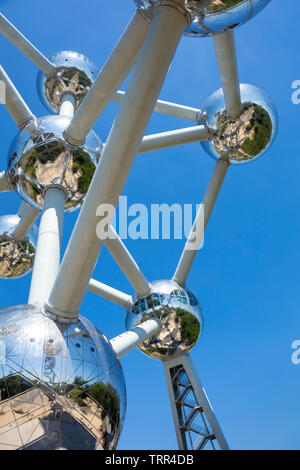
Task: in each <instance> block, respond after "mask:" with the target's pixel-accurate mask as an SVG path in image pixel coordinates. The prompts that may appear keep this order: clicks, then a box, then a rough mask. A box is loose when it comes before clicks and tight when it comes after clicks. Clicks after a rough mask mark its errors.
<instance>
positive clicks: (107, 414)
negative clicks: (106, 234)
mask: <svg viewBox="0 0 300 470" xmlns="http://www.w3.org/2000/svg"><path fill="white" fill-rule="evenodd" d="M0 341H1V345H2V347H1V357H0V360H1V361H0V362H1V365H0V371H1V374H0V449H1V450H4V449H29V450H38V449H49V450H51V449H52V450H58V449H68V450H89V449H91V450H103V449H114V448H115V447H116V444H117V441H118V438H119V434H120V431H121V428H122V424H123V420H124V414H125V407H126V393H125V382H124V377H123V371H122V368H121V365H120V363H119V361H118V359H117V357H116V356H115V354H114V352H113V350H112V348H111V346H110V344H109V342H108V340H107V339H106V337H105V336H104V335H103V333H102V332H101V331H100V330H98V329H97V328H96V327H95V326H94V325H93V324H92V323H90V322H89V321H88V320H87V319H86V318H83V317H80V319H79V320H78V321H77V322H75V323H61V322H59V321H55V320H53V319H52V318H51V317H49V316H47V315H45V314H44V313H42V312H41V311H40V310H39V309H38V308H35V307H33V306H31V305H23V306H18V307H13V308H9V309H6V310H2V311H1V312H0ZM3 345H4V347H3Z"/></svg>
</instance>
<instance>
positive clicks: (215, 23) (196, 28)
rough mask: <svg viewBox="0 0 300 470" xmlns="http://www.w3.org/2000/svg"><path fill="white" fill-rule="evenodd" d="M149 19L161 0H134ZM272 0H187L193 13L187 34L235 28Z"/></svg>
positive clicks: (188, 9) (200, 34)
mask: <svg viewBox="0 0 300 470" xmlns="http://www.w3.org/2000/svg"><path fill="white" fill-rule="evenodd" d="M134 1H135V3H136V5H137V6H138V8H140V10H141V11H142V13H143V15H144V16H145V17H146V18H147V19H149V20H150V19H151V17H152V14H153V5H155V3H157V2H158V1H159V0H134ZM270 1H271V0H185V8H186V9H187V11H188V12H189V13H190V15H191V20H192V21H191V24H190V25H189V26H188V28H187V29H186V30H185V34H186V35H187V36H209V35H211V34H214V33H216V32H218V31H226V30H230V29H233V28H235V27H237V26H239V25H241V24H244V23H246V22H247V21H249V20H250V19H251V18H253V17H254V16H255V15H257V14H258V13H259V12H260V11H261V10H263V9H264V8H265V7H266V6H267V5H268V3H269V2H270Z"/></svg>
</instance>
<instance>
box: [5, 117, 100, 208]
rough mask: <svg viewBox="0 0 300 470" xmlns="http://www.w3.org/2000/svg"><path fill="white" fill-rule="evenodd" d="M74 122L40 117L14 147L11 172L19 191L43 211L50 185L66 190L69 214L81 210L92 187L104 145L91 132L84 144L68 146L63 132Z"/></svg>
mask: <svg viewBox="0 0 300 470" xmlns="http://www.w3.org/2000/svg"><path fill="white" fill-rule="evenodd" d="M70 121H71V118H69V117H66V116H60V115H52V116H46V117H43V118H40V119H38V120H37V121H35V122H34V123H32V124H30V125H28V126H27V127H26V128H25V129H23V130H22V131H21V132H20V133H19V134H18V135H17V137H16V138H15V139H14V141H13V143H12V145H11V147H10V150H9V160H8V169H9V171H10V172H11V174H12V176H13V178H14V179H15V182H16V188H17V191H18V192H19V194H20V196H21V197H22V199H24V200H25V201H26V202H27V203H28V204H30V205H31V206H33V207H35V208H37V209H42V207H43V191H44V190H45V188H46V187H47V186H49V185H53V184H56V185H60V186H63V187H64V188H65V189H66V191H67V193H68V197H67V200H66V205H65V210H66V211H72V210H74V209H76V208H78V207H79V206H80V204H81V203H82V201H83V198H84V196H85V195H86V193H87V190H88V188H89V184H90V182H91V180H92V177H93V174H94V171H95V169H96V165H97V161H98V160H99V158H100V154H101V149H102V143H101V141H100V139H99V138H98V136H97V135H96V134H95V133H94V131H91V132H89V134H88V135H87V138H86V142H85V144H84V145H81V146H79V147H71V146H70V145H68V144H67V142H66V141H65V139H64V137H63V132H64V130H65V129H66V127H67V126H68V125H69V123H70Z"/></svg>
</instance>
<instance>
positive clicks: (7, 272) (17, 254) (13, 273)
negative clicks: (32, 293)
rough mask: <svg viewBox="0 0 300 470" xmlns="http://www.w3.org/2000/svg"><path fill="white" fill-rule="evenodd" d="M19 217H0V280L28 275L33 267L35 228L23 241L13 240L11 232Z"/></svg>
mask: <svg viewBox="0 0 300 470" xmlns="http://www.w3.org/2000/svg"><path fill="white" fill-rule="evenodd" d="M19 221H20V217H19V216H17V215H4V216H1V217H0V278H2V279H16V278H18V277H21V276H24V275H25V274H27V273H29V272H30V271H31V269H32V267H33V262H34V256H35V248H36V238H37V227H36V226H34V227H33V228H32V229H31V230H30V231H29V232H28V234H27V235H26V236H25V237H24V238H23V240H15V239H14V238H13V232H14V230H15V229H16V227H17V225H18V223H19Z"/></svg>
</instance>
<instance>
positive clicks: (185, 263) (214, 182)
mask: <svg viewBox="0 0 300 470" xmlns="http://www.w3.org/2000/svg"><path fill="white" fill-rule="evenodd" d="M228 167H229V163H228V161H227V160H222V159H220V160H218V161H217V163H216V165H215V168H214V171H213V174H212V176H211V179H210V182H209V184H208V186H207V189H206V192H205V195H204V198H203V201H202V204H201V205H200V208H199V210H198V213H197V215H196V218H195V221H194V223H193V227H192V229H191V231H190V234H189V236H188V239H187V241H186V244H185V247H184V249H183V252H182V255H181V258H180V260H179V263H178V265H177V268H176V271H175V274H174V276H173V280H174V281H176V282H178V284H181V285H185V283H186V280H187V277H188V275H189V272H190V270H191V267H192V265H193V262H194V259H195V256H196V254H197V252H198V249H199V247H200V244H201V241H202V239H203V235H204V231H205V229H206V226H207V224H208V221H209V218H210V216H211V213H212V210H213V208H214V205H215V202H216V200H217V197H218V194H219V192H220V189H221V186H222V184H223V181H224V178H225V176H226V173H227V170H228ZM203 221H204V223H203ZM196 233H197V240H198V246H194V247H193V249H192V250H191V249H190V247H191V243H192V242H193V240H194V239H195V234H196Z"/></svg>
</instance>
